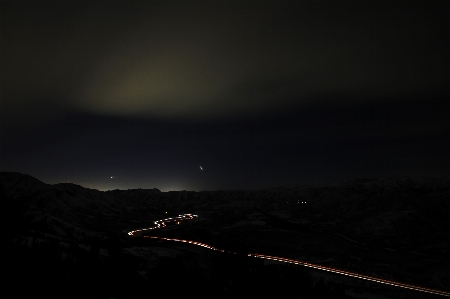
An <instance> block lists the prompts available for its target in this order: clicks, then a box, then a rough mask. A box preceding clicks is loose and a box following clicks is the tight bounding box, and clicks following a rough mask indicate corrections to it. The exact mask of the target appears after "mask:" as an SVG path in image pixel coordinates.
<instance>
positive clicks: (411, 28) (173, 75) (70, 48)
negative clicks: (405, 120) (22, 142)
mask: <svg viewBox="0 0 450 299" xmlns="http://www.w3.org/2000/svg"><path fill="white" fill-rule="evenodd" d="M118 3H119V4H114V5H110V6H108V5H105V4H89V5H88V4H75V3H72V4H57V5H59V6H55V7H51V6H49V5H50V4H46V5H44V6H43V7H41V6H36V7H34V9H35V10H32V9H29V10H27V11H25V12H23V11H22V10H21V9H19V8H20V7H16V8H9V7H6V9H5V8H4V9H3V14H2V19H4V20H3V22H2V39H3V40H4V41H5V42H4V44H5V46H4V47H3V46H2V58H1V59H2V86H1V87H2V94H3V96H2V97H3V98H6V99H7V100H6V101H7V103H5V101H2V108H5V110H8V111H11V110H13V111H16V112H15V114H18V115H19V114H21V113H23V114H26V115H28V116H30V115H32V114H33V113H31V112H32V111H33V110H34V108H27V109H28V111H29V112H30V113H27V112H26V110H27V109H25V110H22V108H21V107H46V106H48V109H41V110H43V111H47V112H48V113H45V114H46V115H48V117H51V116H52V115H53V116H54V115H55V113H56V112H54V111H65V110H64V109H67V110H71V109H76V110H81V111H84V112H91V113H96V114H107V115H118V116H141V117H153V118H165V119H208V118H227V117H230V116H236V115H253V114H264V113H271V112H273V111H277V110H283V109H284V110H289V109H291V108H292V107H298V106H301V105H303V104H310V103H311V102H317V101H323V102H324V103H325V102H329V101H330V100H331V99H332V98H333V95H336V94H339V95H351V96H350V97H349V98H352V99H357V98H359V99H363V98H364V99H372V100H374V99H375V100H376V101H379V100H380V99H381V98H383V97H386V96H387V97H389V98H390V99H392V98H393V96H395V95H401V96H404V95H407V94H414V93H416V92H424V91H430V92H431V93H434V94H437V93H445V92H447V93H448V89H446V84H447V83H446V82H448V79H450V78H449V71H448V69H449V68H448V59H446V58H445V55H444V54H443V53H447V52H448V51H446V49H447V50H448V45H446V44H441V43H440V42H438V41H439V40H440V37H442V36H441V35H442V32H443V31H440V29H439V28H438V27H436V26H435V25H433V24H436V23H433V22H429V21H427V20H428V19H427V17H423V18H421V20H422V21H421V22H420V24H419V25H417V24H416V23H417V18H415V16H416V15H414V14H417V13H418V12H417V11H415V10H413V11H412V14H413V17H411V18H408V16H407V15H406V14H404V15H395V14H386V13H385V11H384V10H383V9H381V10H376V9H375V10H372V9H373V7H372V6H373V5H372V6H371V7H365V6H364V5H363V4H360V5H359V6H358V7H357V8H353V6H352V7H349V6H346V5H344V4H343V5H341V6H339V5H337V6H336V5H335V4H333V9H331V8H330V7H328V6H326V5H323V4H320V3H319V4H314V5H313V4H312V3H306V2H305V3H300V4H295V6H293V5H294V4H289V3H279V4H275V3H271V2H268V3H264V4H261V3H256V2H255V3H234V4H229V3H222V2H218V3H210V4H208V5H203V4H202V5H193V4H187V3H177V4H174V3H168V4H162V3H159V4H141V3H138V2H136V3H134V4H127V5H126V4H124V3H121V2H118ZM55 5H56V4H55ZM380 5H381V4H380ZM72 6H73V7H72ZM335 6H336V7H335ZM62 8H64V9H62ZM369 8H370V9H369ZM5 10H6V12H5ZM372 11H374V12H372ZM400 11H401V8H400ZM409 13H411V12H409ZM3 16H5V17H6V19H5V18H3ZM433 17H436V16H433ZM434 19H436V18H434ZM436 20H437V21H436V22H437V23H439V20H440V19H439V18H437V19H436ZM419 29H420V30H419ZM423 30H425V31H426V34H422V33H421V32H422V31H423ZM339 100H342V97H340V99H339ZM63 108H64V109H63ZM2 110H3V109H2ZM33 117H35V118H38V117H37V116H33Z"/></svg>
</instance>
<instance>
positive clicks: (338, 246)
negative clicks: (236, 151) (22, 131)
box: [0, 172, 450, 298]
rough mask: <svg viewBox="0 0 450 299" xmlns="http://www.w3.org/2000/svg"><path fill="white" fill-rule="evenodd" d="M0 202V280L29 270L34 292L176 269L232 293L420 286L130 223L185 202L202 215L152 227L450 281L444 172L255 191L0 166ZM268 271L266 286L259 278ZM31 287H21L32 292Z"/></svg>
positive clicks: (99, 285)
mask: <svg viewBox="0 0 450 299" xmlns="http://www.w3.org/2000/svg"><path fill="white" fill-rule="evenodd" d="M0 204H1V206H0V211H1V232H2V236H3V240H2V249H1V269H2V277H3V278H2V279H3V281H2V285H7V286H13V285H14V284H15V283H17V282H18V281H22V282H27V283H28V284H30V285H31V286H33V288H34V290H36V293H39V294H47V295H55V296H57V294H58V292H56V291H54V290H52V289H51V288H46V287H44V286H45V285H48V284H50V283H51V284H54V283H58V284H60V285H62V286H66V287H70V288H73V287H74V286H75V285H76V286H80V288H79V289H78V291H80V292H82V290H87V288H88V287H90V288H93V290H95V292H97V295H98V296H100V297H107V296H113V297H138V294H139V292H138V291H136V290H137V289H139V288H141V287H143V288H147V287H151V288H154V289H163V288H165V287H167V286H168V282H169V281H170V284H171V285H173V284H174V283H175V284H177V281H178V282H180V283H182V282H189V285H190V286H191V287H190V288H191V289H197V291H199V290H202V291H203V293H204V295H205V296H215V295H228V296H231V295H234V296H235V295H238V294H243V293H246V294H257V293H258V294H259V293H261V294H264V292H265V291H264V290H268V289H267V288H269V285H268V281H272V283H273V285H272V286H271V287H270V288H269V289H271V290H272V291H273V288H275V289H276V288H278V291H280V288H281V289H284V290H285V292H284V293H283V294H284V297H291V295H292V297H299V296H303V297H306V298H308V296H309V295H306V294H310V296H311V298H314V297H317V296H318V293H317V292H318V290H319V289H321V290H326V292H331V293H333V292H334V293H333V296H334V297H335V298H337V297H338V296H339V294H341V295H342V296H344V293H345V292H347V296H346V297H348V298H352V297H351V294H353V293H355V292H356V294H359V295H361V294H362V293H364V292H366V293H367V292H369V293H372V294H378V295H381V296H385V297H386V298H389V297H390V296H391V297H399V296H403V297H409V298H427V296H425V295H423V294H417V293H414V292H412V293H408V292H406V293H405V292H400V291H398V290H395V289H389V288H386V287H380V286H373V285H367V284H365V283H361V282H358V281H353V280H345V279H343V278H340V277H335V276H332V275H331V276H330V275H328V276H327V275H325V274H323V273H320V272H318V273H316V272H314V271H307V272H305V270H303V269H301V268H300V269H297V270H294V269H291V268H289V267H287V266H281V265H264V263H262V262H260V261H259V262H255V261H249V260H248V259H247V258H244V260H237V259H236V258H233V257H224V256H223V255H221V254H216V253H213V252H208V251H207V250H205V249H201V248H193V247H192V246H189V245H179V244H170V243H160V242H156V243H155V242H154V241H149V240H143V239H139V238H131V237H128V236H127V234H126V231H127V230H131V229H136V228H141V227H148V226H151V225H152V223H153V221H154V220H157V219H162V218H166V217H169V216H171V215H177V214H181V213H192V214H198V215H199V217H198V218H197V220H195V221H193V222H191V223H186V224H182V225H179V226H174V227H169V228H168V229H166V230H162V231H152V233H154V234H157V235H163V236H168V237H177V238H186V239H194V240H196V241H202V242H205V243H208V244H211V245H213V246H217V247H220V248H224V249H229V250H233V251H238V252H242V253H246V252H258V253H266V254H273V255H278V256H285V257H292V258H298V259H302V260H306V261H311V262H317V263H322V264H324V265H327V266H333V267H338V268H344V269H349V270H353V271H357V272H360V273H366V274H370V275H379V276H381V277H386V278H395V279H398V280H400V281H404V282H409V283H413V284H420V285H424V286H428V287H432V288H440V289H446V288H447V289H448V285H450V271H449V270H448V269H450V223H449V222H448V219H449V217H450V183H449V182H448V181H446V180H443V179H437V178H415V179H408V178H406V179H373V180H355V181H350V182H347V183H343V184H336V185H323V186H287V187H276V188H270V189H265V190H259V191H239V190H235V191H232V190H230V191H203V192H188V191H180V192H160V191H159V190H157V189H149V190H142V189H138V190H113V191H107V192H101V191H98V190H92V189H87V188H83V187H81V186H78V185H75V184H56V185H48V184H45V183H42V182H40V181H39V180H37V179H35V178H33V177H31V176H29V175H25V174H20V173H5V172H2V173H0ZM249 271H250V272H251V273H250V272H249ZM162 272H163V273H165V274H164V276H160V275H159V274H158V273H162ZM243 273H247V274H243ZM5 277H7V278H5ZM166 277H171V278H170V279H169V280H167V278H166ZM296 279H297V281H298V280H299V279H301V280H302V281H303V282H305V281H306V282H305V283H303V284H302V285H303V286H302V288H300V289H295V288H291V287H290V286H291V284H290V283H288V282H290V281H294V280H296ZM264 281H265V283H263V284H262V285H265V286H266V288H262V289H258V286H261V283H262V282H264ZM129 285H135V286H138V287H137V288H136V287H134V288H129ZM205 286H207V287H205ZM33 288H27V289H18V290H16V292H18V293H17V294H19V295H20V294H22V295H25V294H27V295H30V294H31V293H33V291H32V290H33ZM288 290H289V291H288ZM332 290H334V291H332ZM174 291H175V290H174ZM2 292H3V291H2ZM302 292H303V293H302ZM351 292H353V293H351ZM181 293H182V292H180V294H181ZM280 294H281V293H280ZM302 294H303V295H302ZM98 296H97V297H98ZM330 296H331V295H330Z"/></svg>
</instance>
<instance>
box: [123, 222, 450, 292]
mask: <svg viewBox="0 0 450 299" xmlns="http://www.w3.org/2000/svg"><path fill="white" fill-rule="evenodd" d="M196 217H198V216H197V215H193V214H182V215H178V216H177V217H170V218H166V219H162V220H158V221H155V222H153V224H154V226H153V227H149V228H143V229H137V230H132V231H130V232H128V235H130V236H139V235H141V233H142V232H145V231H149V230H154V229H158V228H164V227H166V226H167V224H169V223H172V222H177V223H178V222H181V221H186V220H192V219H194V218H196ZM143 237H144V238H150V239H158V240H164V241H174V242H182V243H189V244H193V245H197V246H201V247H204V248H207V249H210V250H214V251H219V252H223V253H225V252H226V253H231V254H237V252H233V251H226V250H224V249H219V248H216V247H214V246H211V245H209V244H206V243H201V242H197V241H192V240H184V239H177V238H165V237H157V236H143ZM247 256H249V257H255V258H261V259H265V260H273V261H278V262H282V263H289V264H293V265H298V266H303V267H308V268H312V269H317V270H321V271H326V272H330V273H335V274H340V275H344V276H348V277H353V278H358V279H362V280H365V281H371V282H376V283H380V284H384V285H390V286H394V287H399V288H403V289H408V290H413V291H418V292H425V293H429V294H434V295H440V296H444V297H450V292H447V291H442V290H437V289H431V288H427V287H421V286H416V285H411V284H407V283H402V282H398V281H394V280H389V279H384V278H379V277H374V276H369V275H364V274H359V273H356V272H351V271H347V270H342V269H338V268H332V267H326V266H322V265H318V264H313V263H308V262H302V261H299V260H295V259H290V258H285V257H279V256H273V255H266V254H259V253H248V254H247Z"/></svg>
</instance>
